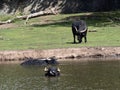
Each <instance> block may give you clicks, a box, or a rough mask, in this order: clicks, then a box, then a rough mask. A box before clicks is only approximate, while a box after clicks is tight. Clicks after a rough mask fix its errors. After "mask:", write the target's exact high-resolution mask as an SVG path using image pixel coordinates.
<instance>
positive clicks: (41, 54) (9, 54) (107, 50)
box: [0, 47, 120, 62]
mask: <svg viewBox="0 0 120 90" xmlns="http://www.w3.org/2000/svg"><path fill="white" fill-rule="evenodd" d="M53 56H55V57H56V58H57V59H58V60H62V59H69V58H70V59H71V58H106V57H120V47H81V48H63V49H49V50H26V51H0V61H1V62H3V61H23V60H24V59H25V58H29V57H32V58H48V57H53Z"/></svg>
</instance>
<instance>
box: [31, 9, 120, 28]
mask: <svg viewBox="0 0 120 90" xmlns="http://www.w3.org/2000/svg"><path fill="white" fill-rule="evenodd" d="M119 16H120V12H119V11H113V12H93V13H85V14H84V15H83V14H82V15H81V14H75V15H69V16H68V17H65V18H62V19H61V20H58V21H52V20H51V21H50V22H49V21H48V22H46V23H44V24H33V25H32V26H33V27H47V26H54V27H58V26H65V27H70V26H71V24H72V22H73V21H75V20H85V21H86V22H87V25H88V26H94V27H103V26H114V25H119V23H120V17H119Z"/></svg>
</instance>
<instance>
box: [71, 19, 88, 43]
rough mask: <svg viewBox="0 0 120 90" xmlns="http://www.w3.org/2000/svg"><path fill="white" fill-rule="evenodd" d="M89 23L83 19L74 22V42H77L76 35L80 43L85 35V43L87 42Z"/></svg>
mask: <svg viewBox="0 0 120 90" xmlns="http://www.w3.org/2000/svg"><path fill="white" fill-rule="evenodd" d="M87 29H88V28H87V25H86V22H85V21H83V20H80V21H74V22H73V23H72V33H73V38H74V43H76V40H75V38H76V37H75V36H77V38H78V41H79V43H81V42H82V38H83V37H84V39H85V43H86V42H87V37H86V35H87Z"/></svg>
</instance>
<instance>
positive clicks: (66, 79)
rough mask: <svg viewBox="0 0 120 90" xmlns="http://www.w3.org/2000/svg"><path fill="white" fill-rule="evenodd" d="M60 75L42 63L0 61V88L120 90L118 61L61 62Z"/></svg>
mask: <svg viewBox="0 0 120 90" xmlns="http://www.w3.org/2000/svg"><path fill="white" fill-rule="evenodd" d="M59 67H60V69H61V75H60V77H52V78H48V77H45V76H44V67H35V66H29V67H22V66H20V65H0V90H120V86H119V85H120V61H88V62H73V61H72V62H67V61H66V62H61V64H60V66H59Z"/></svg>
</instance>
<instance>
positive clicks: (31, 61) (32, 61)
mask: <svg viewBox="0 0 120 90" xmlns="http://www.w3.org/2000/svg"><path fill="white" fill-rule="evenodd" d="M57 64H59V63H58V62H57V59H56V58H49V59H33V58H26V59H25V61H24V62H22V63H21V65H22V66H29V65H37V66H47V65H57Z"/></svg>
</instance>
